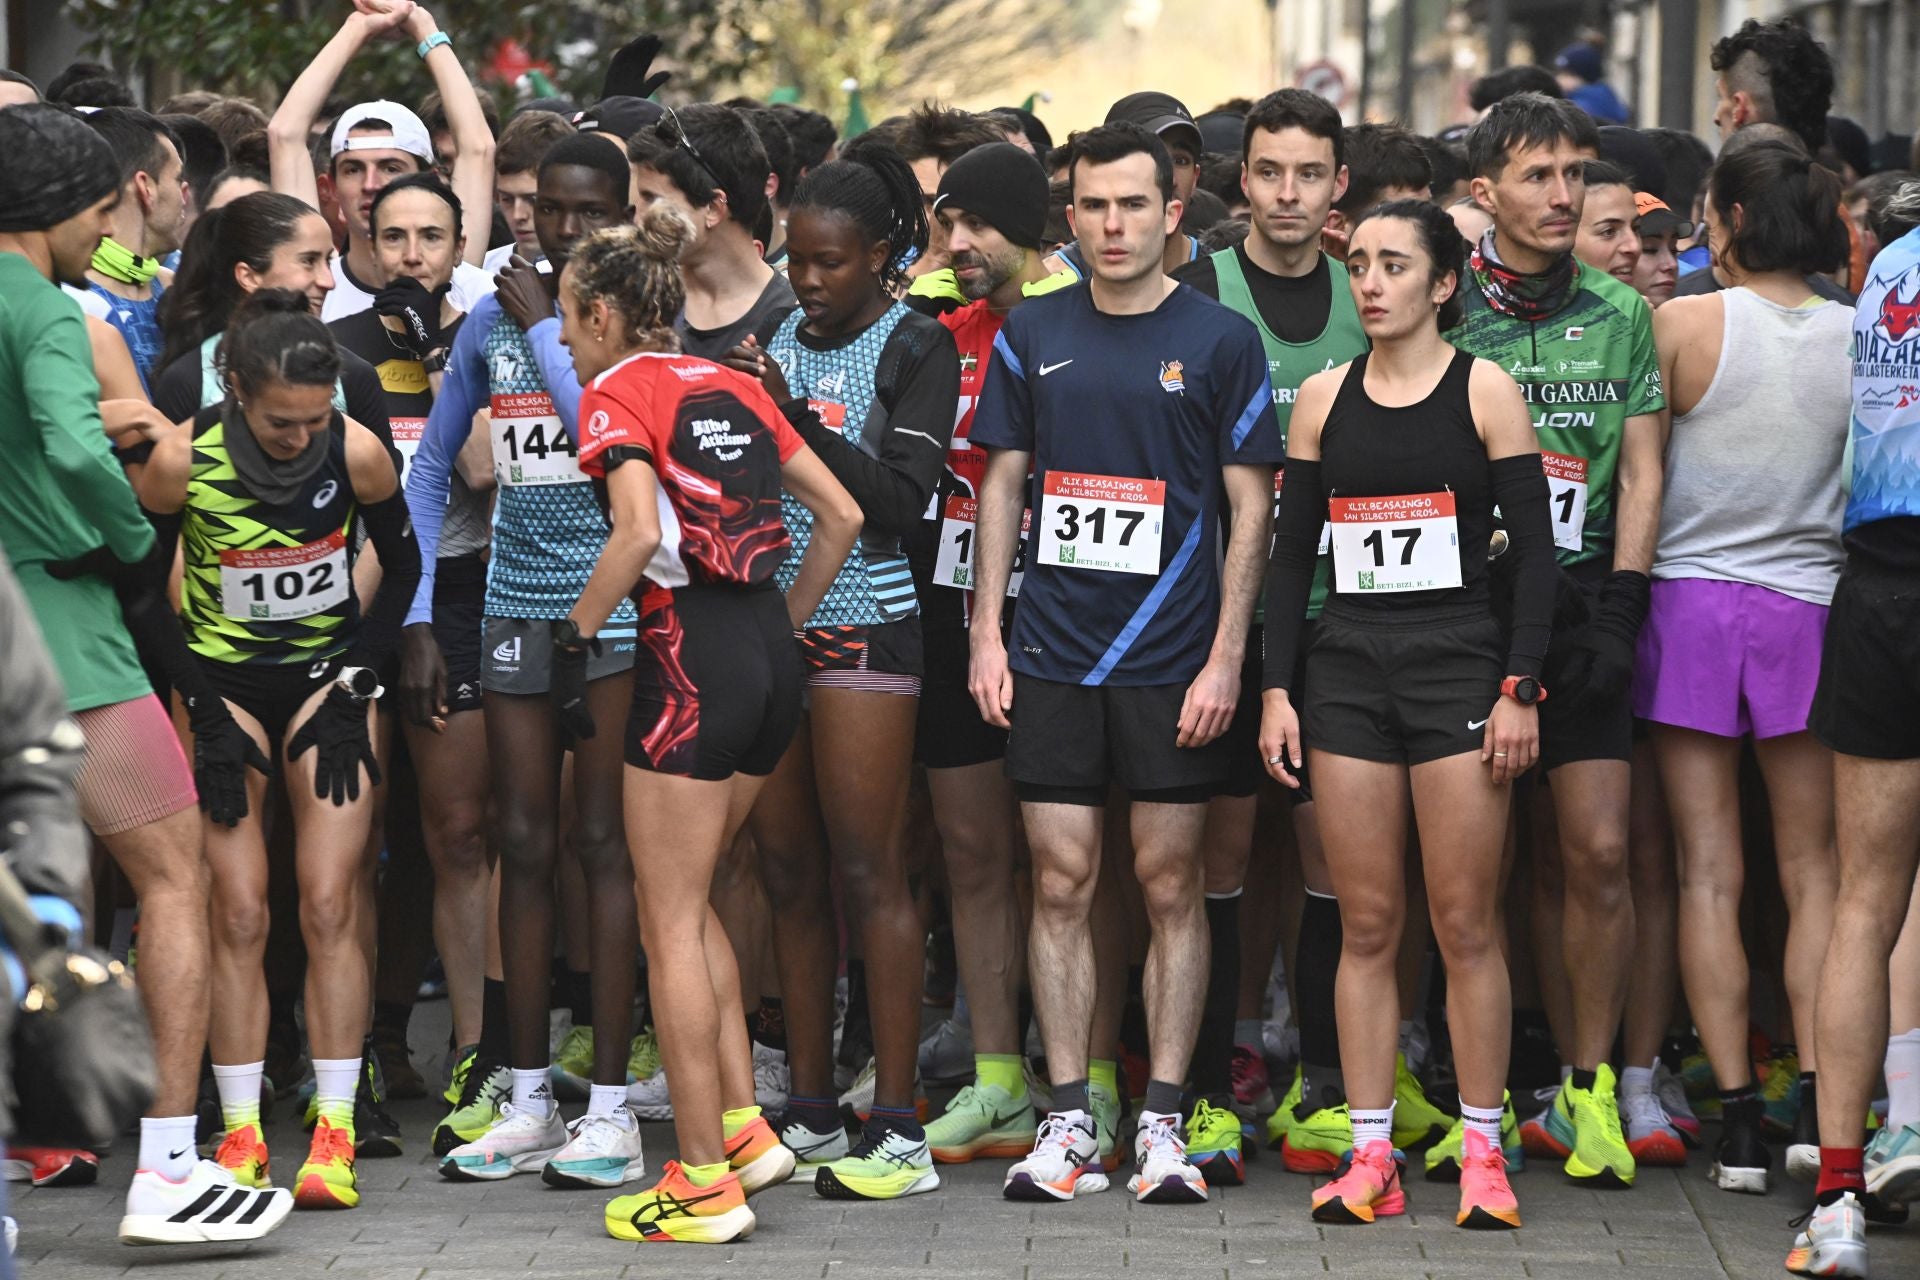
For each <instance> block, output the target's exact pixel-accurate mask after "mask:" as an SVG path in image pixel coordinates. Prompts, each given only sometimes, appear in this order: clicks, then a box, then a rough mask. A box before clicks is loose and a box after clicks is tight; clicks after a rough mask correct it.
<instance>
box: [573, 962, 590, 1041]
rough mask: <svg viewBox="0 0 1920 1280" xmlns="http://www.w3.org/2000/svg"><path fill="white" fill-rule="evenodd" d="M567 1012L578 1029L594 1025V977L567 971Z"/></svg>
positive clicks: (588, 974)
mask: <svg viewBox="0 0 1920 1280" xmlns="http://www.w3.org/2000/svg"><path fill="white" fill-rule="evenodd" d="M566 992H567V1011H568V1012H569V1013H570V1014H571V1015H572V1016H573V1025H574V1026H576V1027H590V1026H592V1025H593V975H592V974H590V973H581V972H580V971H579V970H577V969H569V970H567V987H566Z"/></svg>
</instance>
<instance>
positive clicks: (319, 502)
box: [313, 480, 340, 507]
mask: <svg viewBox="0 0 1920 1280" xmlns="http://www.w3.org/2000/svg"><path fill="white" fill-rule="evenodd" d="M338 492H340V482H339V481H338V480H329V481H327V482H326V483H325V484H323V485H321V486H320V492H318V493H316V494H314V495H313V505H314V506H315V507H324V506H326V505H327V504H328V503H329V502H332V501H333V495H334V494H336V493H338Z"/></svg>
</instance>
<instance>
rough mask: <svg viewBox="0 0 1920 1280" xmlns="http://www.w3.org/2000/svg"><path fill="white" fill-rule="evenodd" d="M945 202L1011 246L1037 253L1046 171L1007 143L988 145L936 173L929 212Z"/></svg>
mask: <svg viewBox="0 0 1920 1280" xmlns="http://www.w3.org/2000/svg"><path fill="white" fill-rule="evenodd" d="M948 201H951V202H952V204H953V207H954V208H957V209H965V210H966V211H967V212H968V213H971V214H974V215H975V216H976V217H979V218H981V219H983V220H984V221H985V222H986V223H987V225H989V226H991V227H992V228H993V229H994V230H996V231H998V232H999V233H1000V234H1001V235H1003V236H1005V237H1006V238H1007V239H1008V240H1009V241H1010V242H1012V243H1013V244H1017V245H1020V246H1021V247H1023V248H1027V249H1038V248H1039V247H1040V238H1041V237H1042V236H1043V235H1045V234H1046V229H1047V201H1048V193H1047V171H1046V170H1045V169H1042V168H1041V167H1040V162H1039V161H1038V160H1036V159H1034V158H1033V156H1032V155H1031V154H1030V153H1029V152H1027V151H1026V150H1024V149H1022V148H1020V147H1016V146H1014V145H1013V144H1012V143H1011V142H990V143H988V144H987V145H985V146H982V147H975V148H974V149H973V150H971V151H969V152H967V153H966V154H965V155H963V156H961V157H960V158H959V159H958V160H955V161H954V162H953V164H952V165H951V166H950V167H949V168H948V169H947V171H946V173H945V174H943V175H941V178H940V194H939V195H938V196H936V197H934V201H933V207H934V210H935V211H936V212H937V211H938V210H939V209H940V208H941V206H942V205H944V204H946V203H947V202H948Z"/></svg>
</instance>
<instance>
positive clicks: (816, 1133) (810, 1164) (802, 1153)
mask: <svg viewBox="0 0 1920 1280" xmlns="http://www.w3.org/2000/svg"><path fill="white" fill-rule="evenodd" d="M773 1131H774V1132H775V1133H776V1134H778V1135H779V1137H780V1142H781V1144H782V1145H783V1146H785V1147H786V1148H787V1150H789V1151H791V1152H793V1159H794V1162H795V1163H794V1170H795V1172H797V1173H801V1174H806V1175H808V1176H809V1177H810V1176H812V1175H813V1174H814V1173H816V1172H818V1171H819V1170H821V1169H824V1168H825V1167H826V1166H828V1165H830V1164H832V1163H833V1162H834V1161H835V1160H844V1159H846V1157H847V1152H848V1150H849V1144H848V1142H847V1130H846V1128H845V1126H843V1125H839V1124H836V1125H834V1126H833V1128H831V1129H829V1130H827V1131H825V1132H822V1131H820V1130H816V1129H812V1128H809V1127H808V1126H807V1123H806V1122H805V1121H804V1120H801V1119H800V1118H799V1117H798V1116H794V1115H787V1116H783V1117H781V1118H780V1119H779V1120H778V1121H776V1122H774V1124H773Z"/></svg>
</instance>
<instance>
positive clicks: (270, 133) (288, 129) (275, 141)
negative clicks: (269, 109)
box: [267, 107, 308, 152]
mask: <svg viewBox="0 0 1920 1280" xmlns="http://www.w3.org/2000/svg"><path fill="white" fill-rule="evenodd" d="M307 132H308V130H307V127H306V126H303V125H301V124H300V122H299V121H297V120H290V119H288V118H287V110H286V108H285V107H282V108H281V109H280V110H278V111H276V112H274V113H273V118H272V119H270V120H268V121H267V149H268V151H269V152H278V151H285V150H289V149H291V148H296V147H297V148H299V149H300V150H301V151H302V152H304V151H305V150H306V146H307Z"/></svg>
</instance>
